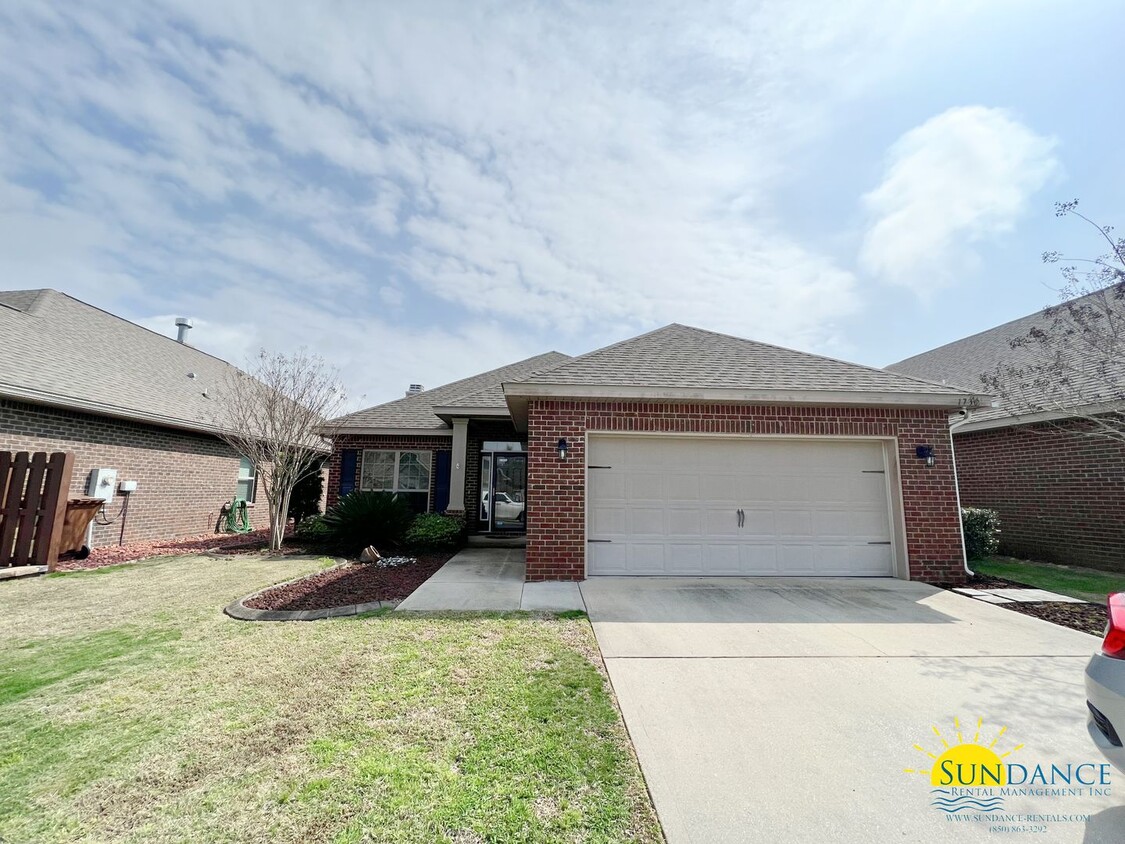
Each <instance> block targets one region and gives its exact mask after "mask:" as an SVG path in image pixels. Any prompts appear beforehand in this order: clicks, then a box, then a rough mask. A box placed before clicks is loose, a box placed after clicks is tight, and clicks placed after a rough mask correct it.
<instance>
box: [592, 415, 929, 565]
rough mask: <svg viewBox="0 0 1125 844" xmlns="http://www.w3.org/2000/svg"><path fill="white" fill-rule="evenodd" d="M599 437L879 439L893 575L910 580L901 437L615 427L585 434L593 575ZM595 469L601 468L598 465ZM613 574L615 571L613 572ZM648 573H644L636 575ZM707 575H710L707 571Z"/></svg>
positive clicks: (801, 439)
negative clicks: (593, 448) (593, 478)
mask: <svg viewBox="0 0 1125 844" xmlns="http://www.w3.org/2000/svg"><path fill="white" fill-rule="evenodd" d="M598 437H614V438H621V437H636V438H641V437H646V438H652V437H659V438H664V439H690V440H748V441H762V440H768V441H779V440H780V441H785V440H788V441H806V442H808V441H812V442H825V441H833V442H867V443H872V442H874V443H879V444H880V445H881V446H882V451H883V466H884V471H885V475H884V484H885V492H886V499H887V503H888V506H889V510H890V512H889V513H888V518H889V526H890V534H891V554H892V576H893V577H896V578H899V579H901V580H909V579H910V577H909V571H910V560H909V556H908V552H907V547H906V541H905V537H906V517H905V511H904V508H903V496H902V483H901V472H900V469H899V454H898V439H897V437H887V436H856V435H831V434H724V433H693V432H689V431H613V430H600V429H599V430H588V431H586V433H585V436H584V443H583V445H584V448H583V464H584V465H583V496H582V498H583V519H582V539H583V543H582V545H583V573H584V576H586V577H589V576H590V575H589V553H590V544H591V541H597V540H591V537H590V535H589V533H590V472H591V467H590V444H591V440H593V439H596V438H598ZM593 471H598V470H597V469H594V470H593ZM611 576H612V575H611ZM636 576H644V575H636ZM704 576H706V575H704Z"/></svg>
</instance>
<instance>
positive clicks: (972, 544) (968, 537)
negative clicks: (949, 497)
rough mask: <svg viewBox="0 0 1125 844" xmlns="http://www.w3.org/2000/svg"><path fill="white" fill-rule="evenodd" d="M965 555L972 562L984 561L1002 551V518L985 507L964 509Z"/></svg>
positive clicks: (962, 517) (962, 524) (962, 516)
mask: <svg viewBox="0 0 1125 844" xmlns="http://www.w3.org/2000/svg"><path fill="white" fill-rule="evenodd" d="M961 526H962V528H963V529H964V531H965V553H966V555H968V557H969V559H970V560H983V559H984V558H985V557H991V556H992V555H993V554H995V553H996V552H997V551H998V550H999V549H1000V516H999V514H998V513H997V512H996V511H995V510H986V509H985V508H983V507H962V508H961Z"/></svg>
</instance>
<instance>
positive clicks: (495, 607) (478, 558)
mask: <svg viewBox="0 0 1125 844" xmlns="http://www.w3.org/2000/svg"><path fill="white" fill-rule="evenodd" d="M524 560H525V552H524V549H522V548H488V547H473V546H470V547H468V548H466V549H465V550H463V551H462V552H461V553H459V554H458V555H457V556H455V557H454V558H453V559H452V560H450V561H449V562H448V563H446V564H445V565H444V566H442V567H441V568H440V569H438V571H437V572H436V573H435V574H434V575H433V576H432V577H431V578H430V579H429V580H427V581H426V582H425V583H423V584H422V585H421V586H419V587H418V588H417V589H415V590H414V593H413V594H412V595H411V596H410V597H408V598H407V599H406V600H405V601H403V602H402V603H401V604H399V605H398V611H400V612H447V611H461V612H468V611H485V610H492V611H507V610H513V611H514V610H529V611H534V610H540V611H545V612H563V611H565V610H584V609H585V608H586V607H585V605H584V604H583V603H582V595H581V594H580V593H579V591H578V584H577V583H524V569H525V566H524Z"/></svg>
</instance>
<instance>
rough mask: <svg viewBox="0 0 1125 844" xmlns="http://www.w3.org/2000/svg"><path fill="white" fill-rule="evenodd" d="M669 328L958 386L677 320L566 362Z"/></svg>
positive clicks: (882, 373) (930, 383)
mask: <svg viewBox="0 0 1125 844" xmlns="http://www.w3.org/2000/svg"><path fill="white" fill-rule="evenodd" d="M670 328H682V329H686V330H688V331H693V332H695V333H697V334H706V335H710V336H712V337H721V338H723V339H726V340H733V341H735V342H738V343H743V344H747V345H752V346H759V347H764V348H767V349H774V350H776V351H780V352H785V353H787V354H794V355H800V356H802V357H805V358H813V359H816V360H826V361H831V362H832V363H838V364H840V365H841V366H847V367H854V368H856V369H865V370H867V371H868V372H874V373H877V374H879V375H880V376H887V375H890V376H892V377H895V378H902V379H904V380H908V381H913V382H915V383H918V384H925V385H927V386H931V387H950V386H955V387H956V386H958V385H949V384H940V383H938V382H937V381H929V380H927V379H925V378H918V377H916V376H913V375H906V374H904V373H901V372H892V371H888V370H887V369H881V368H879V367H877V366H868V365H867V364H863V363H855V362H853V361H846V360H841V359H840V358H834V357H830V356H828V355H820V354H816V353H814V352H805V351H802V350H800V349H791V348H789V347H788V346H779V345H777V344H775V343H765V342H763V341H761V340H751V339H749V338H747V337H738V336H736V335H734V334H726V333H724V332H722V331H712V330H711V329H709V328H699V327H698V326H694V325H684V324H683V323H679V322H671V323H668V325H665V326H662V327H660V328H655V329H653V330H652V331H647V332H645V333H644V334H638V335H637V336H636V337H631V338H629V339H627V340H622V341H620V342H619V343H612V344H610V345H609V346H605V347H603V348H601V349H595V350H594V351H592V352H587V353H586V354H585V355H579V356H577V357H574V358H571V359H570V361H568V363H575V362H578V361H581V360H582V359H584V358H586V357H588V356H590V355H595V354H597V353H599V352H604V351H609V350H610V349H613V348H615V347H617V346H621V345H624V344H626V343H633V342H635V341H637V340H641V339H643V338H645V337H648V336H650V335H653V334H657V333H659V332H661V331H667V330H668V329H670ZM563 365H565V364H563ZM561 366H562V365H560V367H555V368H561ZM534 375H535V373H532V375H529V376H527V377H528V378H531V377H534ZM523 380H526V379H523ZM962 389H963V388H962ZM969 392H974V391H971V390H970V391H969Z"/></svg>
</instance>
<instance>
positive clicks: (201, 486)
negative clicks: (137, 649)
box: [0, 290, 269, 547]
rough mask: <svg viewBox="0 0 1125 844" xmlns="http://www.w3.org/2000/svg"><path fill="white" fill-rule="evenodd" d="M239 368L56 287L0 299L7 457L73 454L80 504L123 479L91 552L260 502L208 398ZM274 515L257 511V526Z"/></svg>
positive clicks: (1, 439) (197, 530)
mask: <svg viewBox="0 0 1125 844" xmlns="http://www.w3.org/2000/svg"><path fill="white" fill-rule="evenodd" d="M232 370H233V367H231V365H230V364H228V363H226V362H225V361H222V360H220V359H218V358H215V357H212V356H211V355H208V354H205V353H204V352H201V351H199V350H198V349H194V348H192V347H191V346H189V345H186V344H185V343H181V342H177V341H176V340H174V339H172V338H170V337H165V336H163V335H161V334H156V333H155V332H152V331H149V330H148V329H146V328H142V327H141V326H139V325H136V324H134V323H131V322H129V321H128V320H125V319H122V318H120V317H116V316H114V315H112V314H109V313H107V312H105V311H103V310H100V309H99V308H96V307H93V306H92V305H88V304H86V303H84V302H80V301H78V300H77V299H74V298H72V297H70V296H67V295H66V294H63V293H59V292H57V291H55V290H18V291H4V292H0V450H3V451H70V452H73V453H74V455H75V463H74V470H75V471H74V479H73V482H72V485H71V489H70V497H72V498H73V497H79V496H86V495H89V494H91V493H92V492H93V490H92V489H91V477H92V476H93V474H94V473H95V472H96V471H97V470H102V469H111V470H115V471H116V483H114V484H104V485H103V492H104V493H105V494H106V496H107V497H110V498H111V500H110V501H108V502H107V503H106V505H105V509H104V518H103V519H101V520H100V521H111V523H110V524H96V525H95V526H94V529H93V535H92V541H93V546H94V547H97V546H99V545H108V544H116V543H117V542H118V541H120V540H121V539H122V538H123V540H124V541H125V542H131V541H142V540H153V539H170V538H175V537H181V536H191V535H195V534H201V533H206V532H208V531H212V530H214V529H215V524H216V522H217V520H218V517H219V512H220V509H221V508H222V506H223V505H224V503H226V502H229V501H230V500H231V499H232V498H234V497H235V496H236V495H237V496H239V497H243V498H246V499H248V500H250V501H251V502H252V501H253V499H254V497H255V486H256V483H255V471H254V467H253V466H252V465H251V464H249V462H248V461H246V460H244V459H242V458H241V457H240V456H239V455H238V454H236V453H235V452H233V451H232V450H231V449H230V448H229V447H228V446H227V445H226V444H225V443H224V442H222V440H220V439H219V438H218V437H217V436H216V435H215V433H214V431H215V428H214V425H213V423H212V421H211V420H213V418H214V408H213V406H212V399H211V398H209V391H211V394H212V395H213V392H214V390H215V388H216V387H218V385H219V384H221V383H222V381H223V379H224V378H225V377H226V375H227V373H228V372H230V371H232ZM129 481H135V482H136V490H135V491H132V492H127V493H126V492H122V491H121V484H122V483H124V482H129ZM126 503H127V505H128V506H127V511H126V512H125V514H124V518H122V509H123V505H125V504H126ZM266 509H267V508H265V507H264V506H262V507H259V508H254V507H253V506H251V507H250V512H251V523H252V524H253V525H254V526H255V527H264V526H266V525H268V523H269V518H268V513H267V512H266ZM122 528H124V531H123V532H122Z"/></svg>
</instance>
